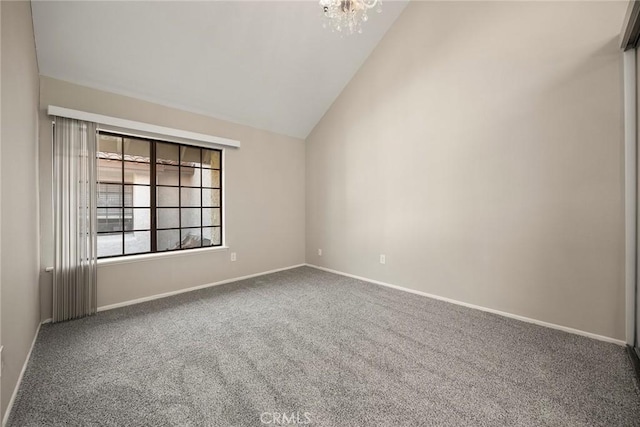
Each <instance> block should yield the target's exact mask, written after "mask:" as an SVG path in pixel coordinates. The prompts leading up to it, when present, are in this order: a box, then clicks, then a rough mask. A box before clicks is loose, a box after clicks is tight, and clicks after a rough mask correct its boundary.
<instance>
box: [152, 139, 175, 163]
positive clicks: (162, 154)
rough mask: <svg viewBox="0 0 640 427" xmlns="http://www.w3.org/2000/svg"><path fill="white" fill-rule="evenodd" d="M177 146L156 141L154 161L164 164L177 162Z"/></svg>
mask: <svg viewBox="0 0 640 427" xmlns="http://www.w3.org/2000/svg"><path fill="white" fill-rule="evenodd" d="M178 148H179V147H178V146H177V145H175V144H164V143H162V142H158V143H156V163H162V164H166V165H177V164H178Z"/></svg>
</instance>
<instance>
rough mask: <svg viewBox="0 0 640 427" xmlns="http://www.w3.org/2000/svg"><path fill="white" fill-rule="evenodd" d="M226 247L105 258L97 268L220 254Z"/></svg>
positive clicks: (99, 262)
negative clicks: (204, 254) (212, 253)
mask: <svg viewBox="0 0 640 427" xmlns="http://www.w3.org/2000/svg"><path fill="white" fill-rule="evenodd" d="M228 249H229V247H228V246H216V247H213V248H200V249H188V250H182V251H170V252H158V253H153V254H142V255H128V256H122V257H117V258H105V259H99V260H98V267H100V266H103V265H114V264H129V263H132V262H142V261H154V260H157V259H163V258H173V257H183V256H189V255H196V254H203V253H210V252H220V251H226V250H228Z"/></svg>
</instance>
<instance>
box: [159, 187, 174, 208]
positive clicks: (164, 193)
mask: <svg viewBox="0 0 640 427" xmlns="http://www.w3.org/2000/svg"><path fill="white" fill-rule="evenodd" d="M157 190H158V192H157V199H156V204H157V205H158V206H166V207H177V206H179V199H178V194H179V193H178V188H177V187H157Z"/></svg>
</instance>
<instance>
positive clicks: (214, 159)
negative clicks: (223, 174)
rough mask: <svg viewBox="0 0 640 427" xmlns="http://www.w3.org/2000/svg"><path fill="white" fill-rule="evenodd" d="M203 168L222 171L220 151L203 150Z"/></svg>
mask: <svg viewBox="0 0 640 427" xmlns="http://www.w3.org/2000/svg"><path fill="white" fill-rule="evenodd" d="M202 167H203V168H214V169H220V151H217V150H205V149H203V150H202Z"/></svg>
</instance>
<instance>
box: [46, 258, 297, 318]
mask: <svg viewBox="0 0 640 427" xmlns="http://www.w3.org/2000/svg"><path fill="white" fill-rule="evenodd" d="M305 265H306V264H297V265H292V266H290V267H283V268H276V269H275V270H269V271H263V272H261V273H255V274H249V275H247V276H241V277H234V278H232V279H225V280H220V281H219V282H213V283H206V284H204V285H199V286H193V287H191V288H185V289H180V290H177V291H171V292H165V293H162V294H156V295H151V296H148V297H142V298H136V299H132V300H129V301H123V302H118V303H115V304H109V305H103V306H102V307H98V311H106V310H113V309H114V308H120V307H126V306H128V305H134V304H140V303H143V302H147V301H153V300H156V299H160V298H166V297H170V296H173V295H178V294H183V293H185V292H191V291H197V290H198V289H205V288H210V287H212V286H219V285H224V284H226V283H232V282H237V281H240V280H245V279H251V278H252V277H258V276H264V275H265V274H271V273H277V272H278V271H285V270H291V269H292V268H298V267H304V266H305ZM47 320H49V321H50V320H51V319H47ZM45 322H46V320H45Z"/></svg>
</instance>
